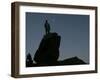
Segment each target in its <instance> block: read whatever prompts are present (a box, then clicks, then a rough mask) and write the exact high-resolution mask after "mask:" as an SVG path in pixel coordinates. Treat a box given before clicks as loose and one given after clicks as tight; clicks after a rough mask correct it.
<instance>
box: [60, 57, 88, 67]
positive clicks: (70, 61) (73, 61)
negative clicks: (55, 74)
mask: <svg viewBox="0 0 100 80" xmlns="http://www.w3.org/2000/svg"><path fill="white" fill-rule="evenodd" d="M79 64H86V63H85V62H84V61H83V60H81V59H79V58H78V57H76V56H75V57H72V58H68V59H65V60H62V61H59V62H58V65H79Z"/></svg>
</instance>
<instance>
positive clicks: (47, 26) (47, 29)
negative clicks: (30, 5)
mask: <svg viewBox="0 0 100 80" xmlns="http://www.w3.org/2000/svg"><path fill="white" fill-rule="evenodd" d="M44 27H45V32H46V34H48V33H50V24H49V23H48V21H47V20H46V21H45V25H44Z"/></svg>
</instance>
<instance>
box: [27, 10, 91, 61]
mask: <svg viewBox="0 0 100 80" xmlns="http://www.w3.org/2000/svg"><path fill="white" fill-rule="evenodd" d="M45 20H48V22H49V24H50V27H51V32H56V33H58V35H60V36H61V42H60V48H59V52H60V56H59V60H64V59H67V58H71V57H75V56H77V57H78V58H80V59H82V60H83V61H85V62H86V63H89V15H79V14H78V15H77V14H54V13H33V12H32V13H31V12H26V54H28V53H30V54H31V55H32V57H34V54H35V52H36V50H37V49H38V47H39V44H40V41H41V40H42V38H43V36H44V35H45V28H44V23H45Z"/></svg>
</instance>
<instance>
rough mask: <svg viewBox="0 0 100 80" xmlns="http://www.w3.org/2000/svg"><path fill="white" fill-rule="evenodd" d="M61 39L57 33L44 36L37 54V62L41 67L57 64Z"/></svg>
mask: <svg viewBox="0 0 100 80" xmlns="http://www.w3.org/2000/svg"><path fill="white" fill-rule="evenodd" d="M60 39H61V37H60V36H59V35H58V34H57V33H49V34H46V35H44V37H43V39H42V40H41V42H40V45H39V48H38V50H37V51H36V53H35V56H34V60H35V62H36V63H37V64H39V65H54V64H55V63H57V59H58V57H59V46H60Z"/></svg>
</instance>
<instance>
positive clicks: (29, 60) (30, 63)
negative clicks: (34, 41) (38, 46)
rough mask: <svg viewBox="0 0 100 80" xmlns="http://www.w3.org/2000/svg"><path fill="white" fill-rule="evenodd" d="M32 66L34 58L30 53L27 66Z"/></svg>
mask: <svg viewBox="0 0 100 80" xmlns="http://www.w3.org/2000/svg"><path fill="white" fill-rule="evenodd" d="M31 66H33V60H32V57H31V54H30V53H28V54H27V57H26V67H31Z"/></svg>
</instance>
